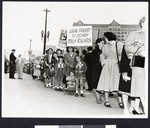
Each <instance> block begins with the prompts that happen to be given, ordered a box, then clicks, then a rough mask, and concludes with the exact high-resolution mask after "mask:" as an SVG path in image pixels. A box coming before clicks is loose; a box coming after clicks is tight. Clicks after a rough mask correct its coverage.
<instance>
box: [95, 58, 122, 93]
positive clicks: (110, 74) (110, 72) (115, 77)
mask: <svg viewBox="0 0 150 128" xmlns="http://www.w3.org/2000/svg"><path fill="white" fill-rule="evenodd" d="M119 80H120V73H119V67H118V64H117V63H116V60H115V59H108V60H107V61H106V63H105V65H104V66H103V68H102V72H101V75H100V78H99V82H98V86H97V90H98V91H106V92H113V91H118V88H119Z"/></svg>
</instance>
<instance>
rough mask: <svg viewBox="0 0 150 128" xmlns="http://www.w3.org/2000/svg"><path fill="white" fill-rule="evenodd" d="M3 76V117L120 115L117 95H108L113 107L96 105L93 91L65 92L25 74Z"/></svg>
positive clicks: (121, 112) (96, 116)
mask: <svg viewBox="0 0 150 128" xmlns="http://www.w3.org/2000/svg"><path fill="white" fill-rule="evenodd" d="M8 75H9V74H5V75H4V82H3V83H4V84H3V86H2V90H3V92H2V117H40V118H44V117H49V118H51V117H71V118H72V117H84V118H92V117H95V118H99V117H106V118H108V115H109V116H112V115H113V116H114V115H123V110H122V109H120V108H119V106H118V102H117V99H116V97H110V102H111V104H112V108H106V107H105V106H104V104H103V103H102V104H97V103H96V100H95V97H94V96H93V94H92V93H89V92H86V94H85V95H86V97H85V98H83V97H75V96H74V95H68V94H66V95H64V93H63V92H61V91H55V90H53V89H51V88H45V87H44V83H43V82H41V81H37V80H33V79H32V77H31V76H30V75H28V74H24V76H23V77H24V78H23V80H19V79H9V78H8Z"/></svg>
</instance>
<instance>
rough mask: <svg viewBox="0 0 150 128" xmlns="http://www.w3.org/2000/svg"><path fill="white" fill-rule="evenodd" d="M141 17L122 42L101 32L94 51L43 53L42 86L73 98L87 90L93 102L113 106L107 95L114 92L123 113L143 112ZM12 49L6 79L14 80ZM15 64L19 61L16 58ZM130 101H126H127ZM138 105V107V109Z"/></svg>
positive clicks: (143, 80)
mask: <svg viewBox="0 0 150 128" xmlns="http://www.w3.org/2000/svg"><path fill="white" fill-rule="evenodd" d="M144 21H145V17H143V18H142V19H141V20H140V22H139V26H140V29H139V30H137V31H133V32H130V33H129V35H128V36H127V38H126V41H125V42H124V43H123V42H120V41H117V37H116V35H115V34H114V33H112V32H105V33H104V35H103V37H102V38H98V39H97V40H96V42H95V48H94V49H93V47H88V48H87V50H86V49H84V50H83V51H82V53H79V51H74V47H67V49H66V52H65V53H64V54H63V52H62V50H60V49H57V51H53V49H52V48H49V49H47V50H46V55H45V56H44V60H43V64H44V68H43V72H42V77H43V78H44V83H45V87H51V88H54V89H55V90H64V91H74V94H75V97H78V96H81V97H85V93H84V92H85V84H87V85H88V89H87V91H94V93H95V96H96V102H97V103H98V104H102V102H104V105H105V106H106V107H109V108H111V107H113V106H112V105H111V103H110V101H109V96H110V93H116V94H117V97H118V104H119V107H120V108H121V109H123V110H124V114H138V115H139V114H144V113H145V106H146V105H145V68H144V63H145V57H144V54H143V51H144V50H145V33H144V30H143V23H144ZM14 51H15V50H12V53H11V55H10V78H14V71H13V69H14V67H13V64H14V63H15V61H14V60H15V59H16V58H15V56H14V55H13V53H14ZM18 63H21V60H20V59H18ZM34 69H35V70H34V73H33V74H39V75H37V76H40V74H41V72H40V70H39V69H40V59H39V58H37V59H36V60H35V62H34ZM129 100H130V102H129ZM141 106H142V107H141Z"/></svg>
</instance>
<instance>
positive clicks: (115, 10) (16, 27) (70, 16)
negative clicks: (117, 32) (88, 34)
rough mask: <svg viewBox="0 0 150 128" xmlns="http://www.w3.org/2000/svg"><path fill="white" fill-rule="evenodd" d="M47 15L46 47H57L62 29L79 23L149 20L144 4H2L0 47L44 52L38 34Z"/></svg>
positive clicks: (120, 22) (132, 22)
mask: <svg viewBox="0 0 150 128" xmlns="http://www.w3.org/2000/svg"><path fill="white" fill-rule="evenodd" d="M46 8H47V9H48V10H50V12H49V13H48V23H47V30H49V31H50V39H49V41H48V42H47V45H57V44H58V40H59V36H60V31H61V29H68V28H70V27H72V25H73V23H74V22H77V21H79V20H81V21H82V22H83V23H85V24H110V23H111V22H112V21H113V19H115V20H116V21H117V22H118V23H119V24H138V22H139V20H140V19H141V17H143V16H146V18H147V19H148V3H147V2H3V19H2V27H3V30H2V32H3V35H2V37H3V39H2V42H3V47H4V49H6V50H8V51H11V49H13V48H15V49H16V53H18V54H19V53H21V54H24V51H28V50H29V46H30V40H32V45H31V48H32V50H39V51H41V52H42V51H43V40H41V31H42V30H44V27H45V11H43V10H45V9H46Z"/></svg>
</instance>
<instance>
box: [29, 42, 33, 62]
mask: <svg viewBox="0 0 150 128" xmlns="http://www.w3.org/2000/svg"><path fill="white" fill-rule="evenodd" d="M31 42H32V40H31V39H30V47H29V51H28V54H29V61H30V58H31V54H32V50H31Z"/></svg>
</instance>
